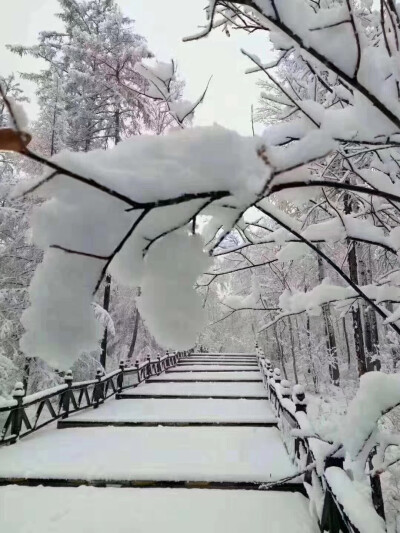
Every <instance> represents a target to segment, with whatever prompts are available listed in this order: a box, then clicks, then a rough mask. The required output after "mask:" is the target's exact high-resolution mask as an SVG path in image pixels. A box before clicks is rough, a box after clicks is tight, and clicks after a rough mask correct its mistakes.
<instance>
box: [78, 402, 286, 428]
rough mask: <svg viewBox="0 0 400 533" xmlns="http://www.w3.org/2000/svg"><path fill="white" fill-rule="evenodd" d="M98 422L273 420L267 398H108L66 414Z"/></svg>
mask: <svg viewBox="0 0 400 533" xmlns="http://www.w3.org/2000/svg"><path fill="white" fill-rule="evenodd" d="M68 420H70V421H79V420H85V421H86V420H87V421H102V422H104V421H105V422H129V421H131V422H160V423H163V422H271V423H272V422H275V421H276V419H275V416H274V415H273V413H272V411H271V407H270V403H269V402H268V401H267V400H259V401H254V400H213V399H204V400H194V399H192V400H190V399H185V400H172V399H170V400H158V399H150V398H149V399H145V400H142V399H140V398H138V399H136V400H132V401H128V400H123V401H122V400H111V401H108V402H106V403H105V404H104V405H103V406H101V408H99V409H90V410H86V411H83V412H82V413H77V414H74V415H71V416H70V417H69V419H68Z"/></svg>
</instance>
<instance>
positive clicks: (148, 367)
mask: <svg viewBox="0 0 400 533" xmlns="http://www.w3.org/2000/svg"><path fill="white" fill-rule="evenodd" d="M152 375H153V372H152V370H151V357H150V354H149V355H148V356H147V369H146V379H147V378H148V377H150V376H152Z"/></svg>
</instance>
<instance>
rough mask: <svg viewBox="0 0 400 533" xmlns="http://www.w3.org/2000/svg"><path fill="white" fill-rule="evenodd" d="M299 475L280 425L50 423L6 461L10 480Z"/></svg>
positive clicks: (2, 466)
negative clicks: (72, 425) (54, 425)
mask: <svg viewBox="0 0 400 533" xmlns="http://www.w3.org/2000/svg"><path fill="white" fill-rule="evenodd" d="M100 409H101V408H100ZM295 473H296V469H295V467H294V466H293V464H292V462H291V461H290V459H289V456H288V454H287V452H286V449H285V447H284V445H283V442H282V439H281V436H280V433H279V431H278V429H276V428H264V427H162V426H161V427H128V428H125V427H123V428H120V427H95V428H90V429H87V428H68V429H63V430H54V429H43V430H42V431H38V432H37V433H34V434H33V435H31V436H29V437H26V438H25V439H23V440H21V441H20V442H19V443H18V444H15V445H13V446H8V447H5V448H4V449H2V450H1V461H0V477H3V478H4V477H6V478H39V479H85V480H92V481H94V480H105V481H111V482H113V481H114V482H118V481H120V480H128V481H132V480H161V481H164V480H165V481H247V482H265V481H273V480H277V479H280V478H283V477H286V476H291V475H294V474H295Z"/></svg>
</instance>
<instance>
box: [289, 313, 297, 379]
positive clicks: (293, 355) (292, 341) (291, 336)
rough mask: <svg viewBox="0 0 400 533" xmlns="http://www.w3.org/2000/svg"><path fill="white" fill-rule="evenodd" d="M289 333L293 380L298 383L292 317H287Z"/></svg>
mask: <svg viewBox="0 0 400 533" xmlns="http://www.w3.org/2000/svg"><path fill="white" fill-rule="evenodd" d="M289 335H290V349H291V353H292V363H293V374H294V380H295V382H296V383H298V382H299V378H298V375H297V364H296V354H295V349H294V337H293V326H292V317H289Z"/></svg>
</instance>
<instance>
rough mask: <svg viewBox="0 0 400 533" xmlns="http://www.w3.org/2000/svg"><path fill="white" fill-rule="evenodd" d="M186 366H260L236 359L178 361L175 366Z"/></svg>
mask: <svg viewBox="0 0 400 533" xmlns="http://www.w3.org/2000/svg"><path fill="white" fill-rule="evenodd" d="M186 366H204V367H205V368H210V367H213V366H215V367H219V368H226V367H231V368H233V369H236V368H240V367H242V366H245V367H249V368H253V369H254V368H257V367H258V365H257V363H248V362H247V361H243V362H242V363H237V362H235V361H234V362H231V361H218V362H214V361H186V362H185V363H178V364H177V365H175V368H177V367H182V368H185V367H186Z"/></svg>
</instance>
